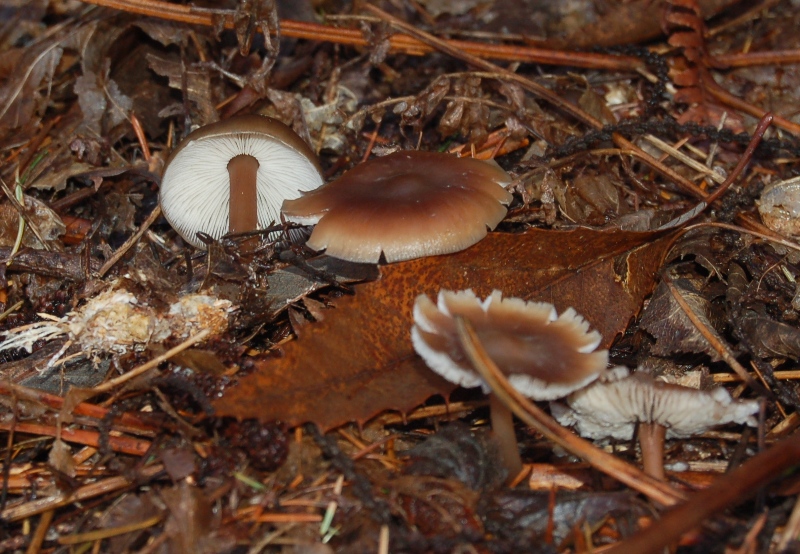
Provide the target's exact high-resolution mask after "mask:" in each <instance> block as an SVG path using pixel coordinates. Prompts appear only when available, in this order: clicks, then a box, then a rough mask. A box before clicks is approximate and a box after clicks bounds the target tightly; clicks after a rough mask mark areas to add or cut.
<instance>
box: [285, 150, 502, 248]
mask: <svg viewBox="0 0 800 554" xmlns="http://www.w3.org/2000/svg"><path fill="white" fill-rule="evenodd" d="M509 183H511V176H510V175H509V174H508V173H506V172H505V171H503V170H502V169H501V168H500V166H499V165H497V164H496V163H495V162H494V161H491V162H487V161H483V160H476V159H472V158H457V157H455V156H451V155H449V154H441V153H438V152H418V151H403V152H395V153H394V154H389V155H388V156H384V157H382V158H373V159H372V160H369V161H367V162H365V163H362V164H359V165H357V166H355V167H354V168H353V169H351V170H350V171H348V172H347V173H345V174H344V175H342V176H341V177H340V178H339V179H336V180H335V181H332V182H330V183H327V184H326V185H324V186H322V187H320V188H318V189H317V190H314V191H312V192H308V193H305V194H303V196H302V197H301V198H298V199H296V200H287V201H286V202H284V203H283V209H282V212H283V215H284V217H285V218H286V220H287V221H292V222H295V223H301V224H304V225H312V224H316V227H315V228H314V231H313V232H312V233H311V237H310V238H309V239H308V243H307V244H308V247H309V248H312V249H314V250H323V249H324V250H325V251H326V254H328V255H329V256H334V257H336V258H340V259H343V260H349V261H352V262H364V263H377V262H378V260H379V259H380V256H381V252H383V254H384V256H385V257H386V261H387V262H390V263H391V262H397V261H401V260H411V259H414V258H421V257H424V256H435V255H438V254H449V253H451V252H458V251H459V250H464V249H465V248H468V247H469V246H472V245H473V244H475V243H476V242H478V241H479V240H481V239H482V238H483V237H485V236H486V233H487V229H494V228H495V227H496V226H497V224H498V223H500V221H502V219H503V218H504V217H505V215H506V207H505V205H507V204H509V203H510V202H511V199H512V196H511V194H510V193H509V192H508V191H507V190H506V189H505V188H504V187H505V186H506V185H508V184H509Z"/></svg>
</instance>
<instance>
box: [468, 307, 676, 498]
mask: <svg viewBox="0 0 800 554" xmlns="http://www.w3.org/2000/svg"><path fill="white" fill-rule="evenodd" d="M455 320H456V328H457V329H458V337H459V340H460V341H461V344H462V345H463V347H464V351H465V352H466V353H467V356H468V357H469V360H470V362H471V363H472V365H473V366H474V367H475V370H476V371H477V372H478V373H480V375H481V377H482V378H483V380H484V381H485V382H486V383H487V384H488V385H489V387H490V388H491V389H492V394H495V395H497V397H498V399H499V400H501V401H502V402H503V403H505V404H506V405H507V406H508V407H509V408H510V409H511V411H512V412H514V414H515V415H516V416H517V417H518V418H520V419H521V420H522V421H524V422H525V423H526V424H528V425H530V426H531V427H533V428H534V429H536V430H537V431H538V432H540V433H541V434H542V435H544V436H545V438H547V439H549V440H551V441H553V442H555V443H556V444H558V445H559V446H561V447H562V448H564V449H565V450H567V451H569V452H571V453H572V454H574V455H576V456H578V457H580V458H583V459H584V460H586V461H587V462H589V463H590V464H591V465H592V466H594V467H595V468H596V469H598V470H600V471H602V472H603V473H605V474H606V475H609V476H611V477H613V478H614V479H617V480H618V481H620V482H622V483H624V484H626V485H628V486H629V487H631V488H632V489H634V490H636V491H638V492H640V493H642V494H644V495H646V496H647V497H649V498H650V499H652V500H653V501H655V502H658V503H659V504H662V505H664V506H672V505H674V504H676V503H677V502H679V501H680V500H682V499H683V498H684V496H683V495H682V494H681V493H680V492H678V491H676V490H675V489H673V488H672V487H670V486H669V485H668V484H666V483H663V482H661V481H659V480H658V479H654V478H653V477H651V476H649V475H647V474H645V473H644V472H642V470H640V469H639V468H637V467H634V466H632V465H631V464H629V463H627V462H625V461H623V460H621V459H619V458H617V457H616V456H613V455H611V454H609V453H607V452H604V451H602V450H600V449H599V448H597V447H596V446H595V445H593V444H592V443H590V442H589V441H587V440H584V439H582V438H580V437H578V436H576V435H575V434H573V433H571V432H570V431H568V430H567V429H565V428H564V427H562V426H561V425H559V424H558V423H557V422H556V421H555V420H554V419H553V418H551V417H550V416H549V415H547V414H546V413H544V412H543V411H542V410H541V409H539V407H538V406H536V405H535V404H533V403H532V402H530V401H529V400H528V399H527V398H525V397H524V396H522V395H521V394H520V393H518V392H517V391H516V390H515V389H514V388H513V387H511V385H509V383H508V380H507V379H506V378H505V376H504V375H503V374H502V372H501V371H500V370H499V369H498V367H497V365H496V364H495V363H494V362H493V361H492V359H491V358H489V356H488V354H486V350H485V349H484V348H483V345H481V344H480V342H479V339H478V337H477V335H476V334H475V331H474V330H473V329H472V327H471V325H470V324H469V322H468V321H466V320H465V319H464V318H462V317H460V316H456V318H455Z"/></svg>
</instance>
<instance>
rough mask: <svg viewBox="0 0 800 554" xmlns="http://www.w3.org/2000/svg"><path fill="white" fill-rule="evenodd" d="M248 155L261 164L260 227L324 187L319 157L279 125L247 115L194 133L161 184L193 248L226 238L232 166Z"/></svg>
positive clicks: (167, 212) (170, 213)
mask: <svg viewBox="0 0 800 554" xmlns="http://www.w3.org/2000/svg"><path fill="white" fill-rule="evenodd" d="M241 155H248V156H252V157H254V158H255V159H256V160H257V161H258V169H257V177H256V182H257V198H258V200H257V202H258V226H259V227H260V228H264V227H266V226H268V225H269V224H270V223H271V222H273V221H278V220H279V215H280V205H281V204H282V203H283V201H284V200H285V199H287V198H297V197H298V196H300V192H299V191H300V190H310V189H313V188H316V187H318V186H319V185H321V184H322V176H321V172H320V168H319V162H318V161H317V158H316V155H315V154H314V152H313V151H312V150H311V148H309V146H308V145H307V144H306V143H305V142H304V141H303V139H301V138H300V137H299V136H298V135H297V134H296V133H295V132H294V131H292V129H291V128H289V127H288V126H286V125H284V124H283V123H281V122H280V121H278V120H276V119H272V118H269V117H264V116H260V115H241V116H236V117H232V118H230V119H226V120H224V121H218V122H216V123H212V124H210V125H206V126H204V127H201V128H199V129H197V130H195V131H193V132H192V133H190V134H189V135H188V136H187V137H186V139H185V140H184V141H183V142H182V143H181V144H180V146H178V148H176V149H175V150H174V151H173V152H172V154H171V155H170V157H169V158H168V159H167V162H166V165H165V166H164V175H163V177H162V180H161V198H160V201H161V208H162V210H163V212H164V217H166V218H167V220H168V221H169V222H170V224H171V225H172V226H173V228H175V230H176V231H177V232H178V233H179V234H180V235H181V236H182V237H183V238H184V239H185V240H186V241H187V242H189V243H191V244H193V245H195V246H197V247H200V248H203V247H204V244H203V243H202V241H200V240H199V239H198V238H197V233H198V232H201V231H202V232H204V233H206V234H208V235H210V236H212V237H213V238H220V237H221V236H223V235H224V234H226V233H227V232H228V229H229V206H230V194H231V190H230V176H229V173H228V163H229V162H230V160H231V159H233V158H235V157H236V156H241Z"/></svg>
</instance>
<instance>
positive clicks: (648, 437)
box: [639, 423, 667, 481]
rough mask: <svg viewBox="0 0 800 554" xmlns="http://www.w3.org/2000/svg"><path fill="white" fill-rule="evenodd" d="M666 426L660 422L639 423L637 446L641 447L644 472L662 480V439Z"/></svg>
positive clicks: (664, 436)
mask: <svg viewBox="0 0 800 554" xmlns="http://www.w3.org/2000/svg"><path fill="white" fill-rule="evenodd" d="M666 435H667V428H666V427H664V426H663V425H661V424H660V423H640V424H639V446H640V447H641V448H642V466H643V467H644V472H645V473H647V474H648V475H652V476H653V477H655V478H656V479H661V480H662V481H663V480H664V439H665V438H666Z"/></svg>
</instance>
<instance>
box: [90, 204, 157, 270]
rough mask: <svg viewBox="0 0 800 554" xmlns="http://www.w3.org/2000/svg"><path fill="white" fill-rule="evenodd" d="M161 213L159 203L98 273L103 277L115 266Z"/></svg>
mask: <svg viewBox="0 0 800 554" xmlns="http://www.w3.org/2000/svg"><path fill="white" fill-rule="evenodd" d="M160 215H161V205H160V204H159V205H157V206H156V207H155V208H154V209H153V211H152V212H150V215H149V216H147V219H146V220H145V221H144V223H142V225H141V227H139V230H138V231H136V232H135V233H134V234H133V235H131V237H130V238H129V239H128V240H126V241H125V244H123V245H122V246H120V247H119V248H118V249H117V251H116V252H114V253H113V254H112V255H111V257H110V258H109V259H108V260H106V263H104V264H103V266H102V267H101V268H100V271H98V272H97V275H98V276H99V277H102V276H104V275H105V274H106V273H107V272H108V270H109V269H111V268H112V267H114V264H115V263H117V262H118V261H119V260H120V259H121V258H122V256H124V255H125V253H126V252H127V251H128V250H130V249H131V247H132V246H133V245H134V244H136V243H137V242H139V239H141V238H142V235H144V234H145V232H146V231H147V230H148V229H149V228H150V226H151V225H152V224H153V223H155V221H156V219H158V216H160Z"/></svg>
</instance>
